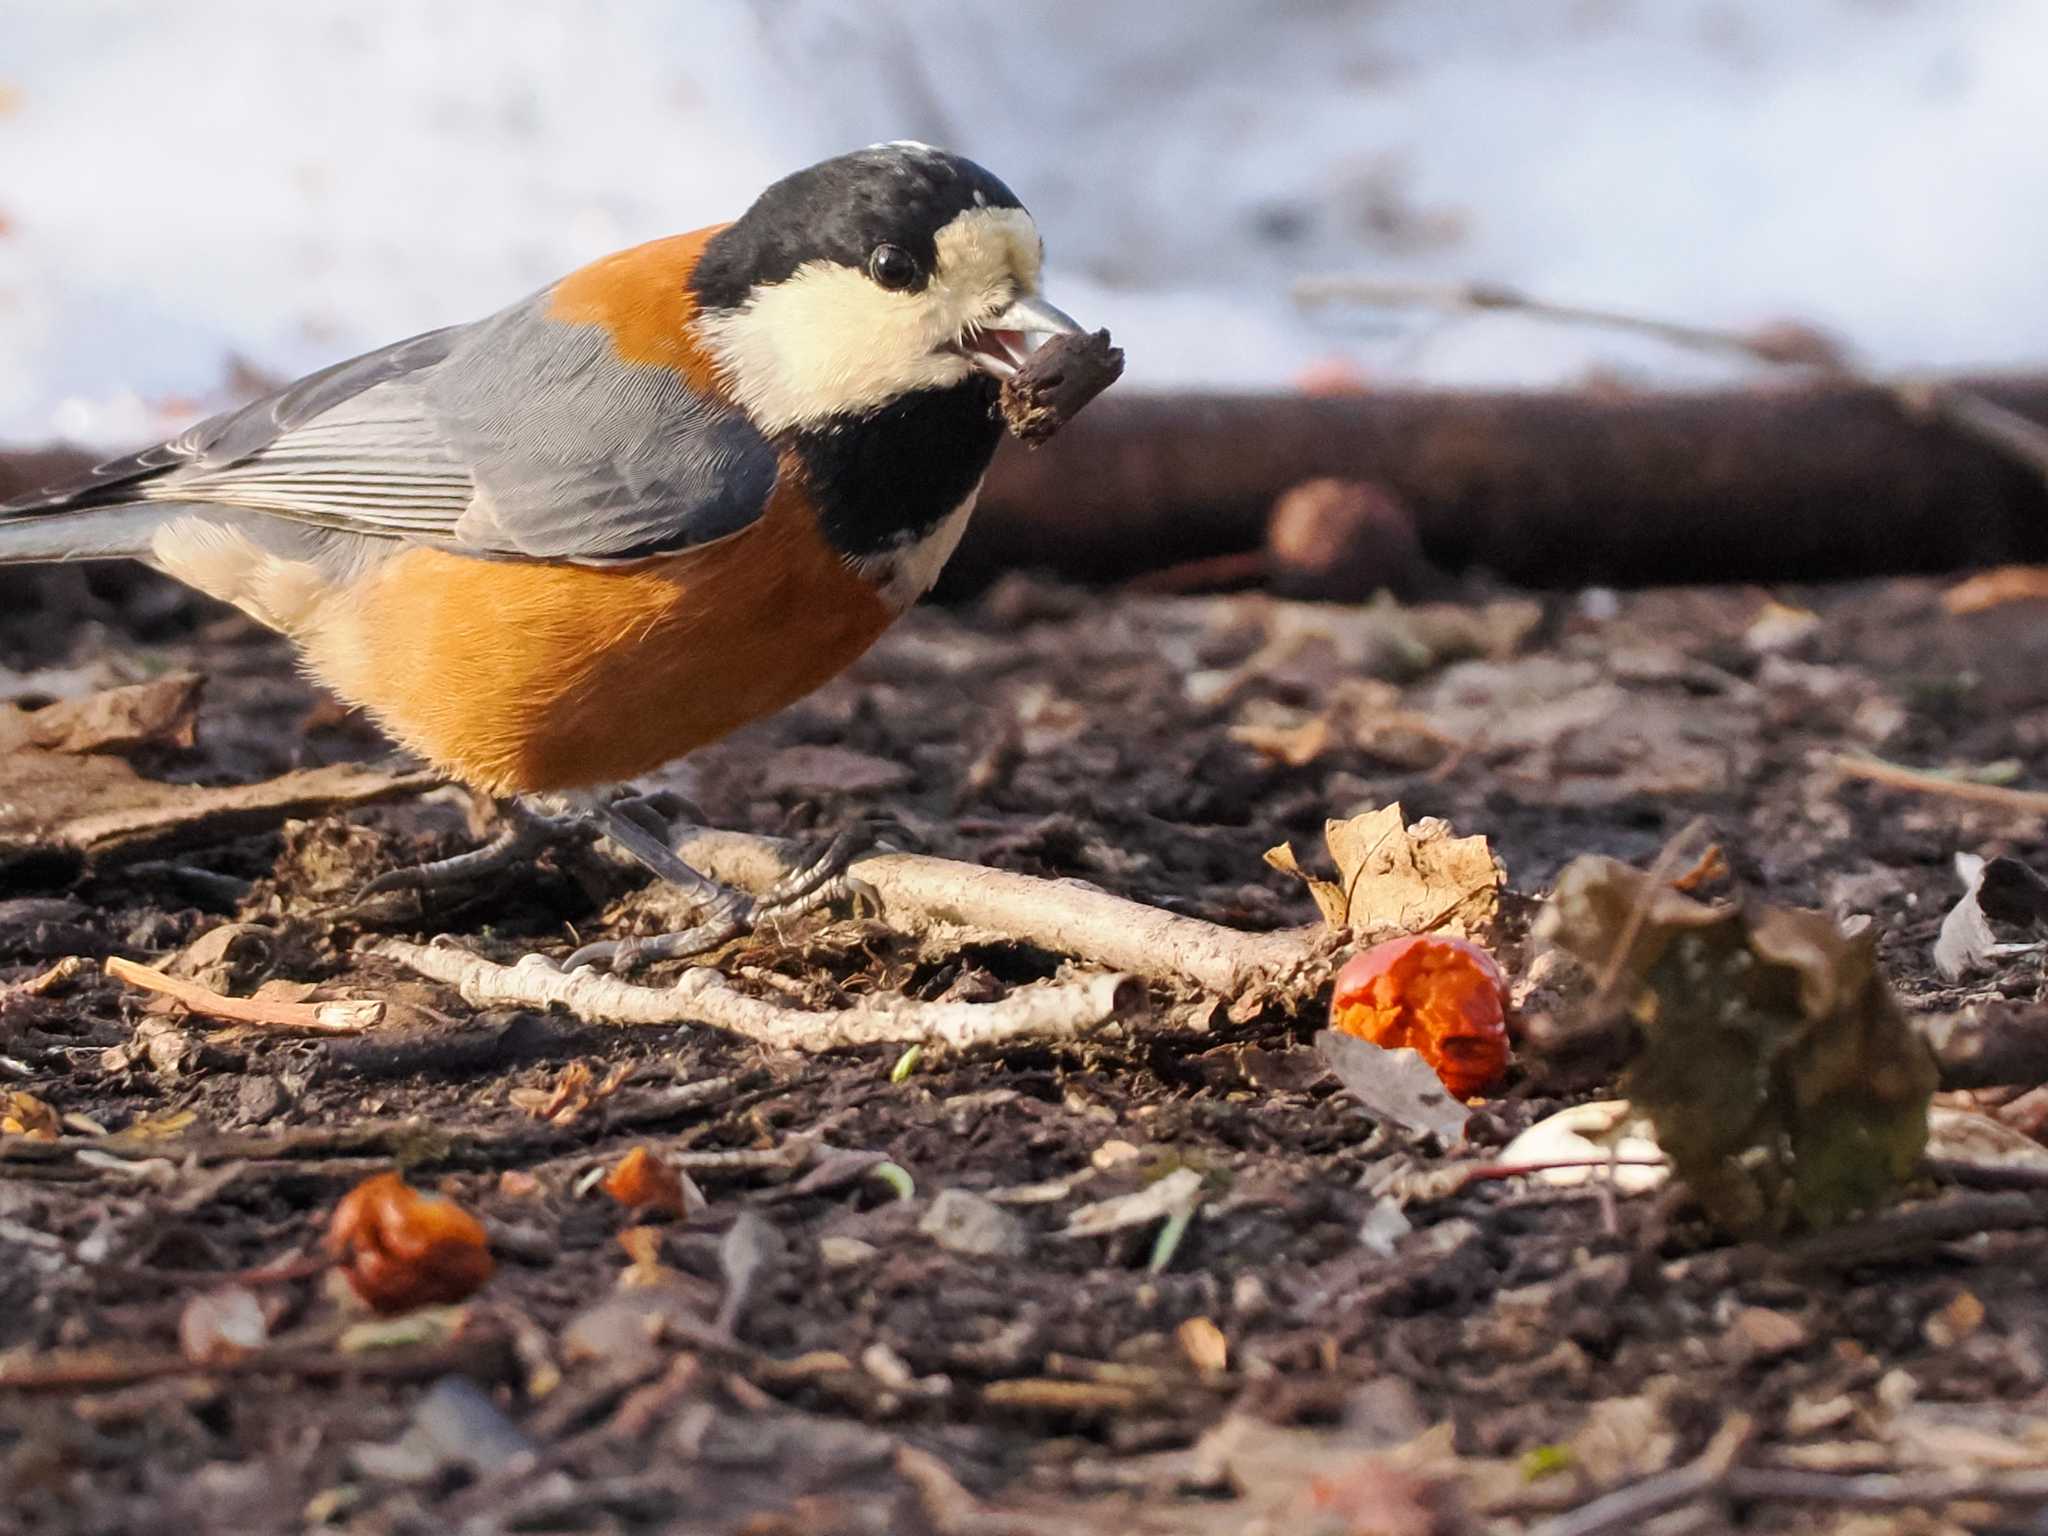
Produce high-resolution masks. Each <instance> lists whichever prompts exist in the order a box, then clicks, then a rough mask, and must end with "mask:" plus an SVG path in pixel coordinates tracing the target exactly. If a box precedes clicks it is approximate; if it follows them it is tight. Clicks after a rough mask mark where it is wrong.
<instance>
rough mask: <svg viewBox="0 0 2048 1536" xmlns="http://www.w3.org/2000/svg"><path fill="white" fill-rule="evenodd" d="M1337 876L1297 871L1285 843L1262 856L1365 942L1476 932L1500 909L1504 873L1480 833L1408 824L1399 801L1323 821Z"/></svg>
mask: <svg viewBox="0 0 2048 1536" xmlns="http://www.w3.org/2000/svg"><path fill="white" fill-rule="evenodd" d="M1323 838H1324V841H1325V842H1327V843H1328V845H1329V849H1330V857H1331V859H1332V860H1333V861H1334V862H1335V863H1336V866H1337V878H1336V879H1335V880H1324V879H1321V878H1319V877H1317V876H1315V875H1311V874H1309V873H1308V872H1307V871H1305V870H1304V869H1303V868H1302V867H1301V865H1300V863H1299V862H1298V861H1297V860H1296V859H1295V856H1294V849H1293V847H1292V846H1291V845H1289V844H1287V843H1282V844H1281V845H1280V846H1279V847H1277V848H1274V849H1271V850H1270V851H1268V852H1267V854H1266V862H1267V863H1268V864H1271V865H1272V866H1273V867H1274V868H1275V869H1278V870H1282V871H1284V872H1285V873H1287V874H1290V875H1293V876H1295V877H1296V878H1297V879H1299V880H1300V881H1302V883H1303V884H1305V885H1306V886H1307V887H1308V890H1309V895H1310V896H1312V897H1314V898H1315V903H1316V906H1317V908H1318V909H1319V910H1320V911H1321V912H1322V914H1323V921H1325V922H1326V923H1329V924H1330V925H1331V926H1332V927H1348V928H1350V929H1351V931H1352V932H1353V934H1355V935H1356V936H1357V937H1358V938H1360V939H1361V940H1364V941H1367V942H1371V941H1373V940H1376V939H1382V938H1389V937H1392V936H1395V935H1398V934H1412V933H1447V934H1452V935H1454V936H1456V937H1458V938H1466V939H1470V938H1484V937H1485V935H1486V934H1487V933H1488V931H1489V930H1490V929H1491V928H1492V925H1493V921H1494V918H1495V917H1496V916H1497V915H1498V913H1499V911H1500V895H1501V890H1502V888H1503V887H1504V886H1505V885H1506V883H1507V872H1506V871H1505V870H1504V869H1503V868H1502V867H1501V863H1500V860H1499V859H1497V858H1495V857H1494V854H1493V849H1492V848H1491V847H1490V846H1489V845H1488V843H1487V841H1486V839H1485V838H1483V837H1456V836H1454V835H1453V834H1452V830H1451V825H1450V823H1449V822H1446V821H1442V820H1439V819H1438V818H1436V817H1433V816H1428V817H1424V818H1423V819H1422V820H1421V821H1418V822H1416V823H1415V824H1414V825H1413V826H1409V825H1408V823H1407V819H1406V818H1405V817H1404V816H1403V815H1402V812H1401V806H1400V802H1398V801H1396V802H1395V803H1394V804H1392V805H1389V806H1383V807H1382V808H1381V809H1379V810H1377V811H1368V812H1367V813H1365V814H1364V815H1362V816H1353V817H1351V818H1350V819H1349V820H1346V821H1331V822H1327V823H1325V824H1324V827H1323Z"/></svg>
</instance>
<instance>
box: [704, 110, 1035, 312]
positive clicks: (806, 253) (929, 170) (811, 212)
mask: <svg viewBox="0 0 2048 1536" xmlns="http://www.w3.org/2000/svg"><path fill="white" fill-rule="evenodd" d="M1023 206H1024V205H1023V204H1022V203H1021V202H1019V201H1018V199H1017V194H1016V193H1014V192H1012V191H1011V190H1010V189H1009V188H1008V187H1006V186H1004V185H1003V183H1002V182H1001V181H1000V180H998V179H997V178H996V177H995V176H994V175H993V174H991V173H990V172H988V171H986V170H984V169H982V168H981V167H980V166H978V165H976V164H975V163H974V162H973V161H972V160H969V159H967V158H966V157H964V156H962V155H955V154H950V153H948V152H947V151H945V150H942V149H933V148H932V147H931V146H930V145H928V144H913V143H897V144H875V145H871V146H869V147H868V148H866V149H857V150H855V151H854V152H853V153H852V154H850V155H840V156H838V157H836V158H834V159H831V160H823V161H820V162H819V163H818V164H816V165H813V166H809V167H807V168H806V169H804V170H801V171H798V172H796V173H795V174H794V175H791V176H785V177H783V178H782V180H780V181H778V182H776V183H775V184H774V185H773V186H771V187H770V188H768V190H767V191H765V192H763V193H762V194H761V195H760V196H759V197H758V198H756V199H755V200H754V206H753V207H751V208H749V209H748V210H747V211H746V213H745V214H744V215H743V216H742V217H741V218H740V219H739V220H738V221H737V222H736V223H734V224H733V225H732V226H731V227H730V228H729V229H726V230H725V231H723V232H722V233H721V234H719V235H718V236H717V237H716V238H714V239H713V240H712V241H711V242H710V244H709V245H707V246H706V247H705V250H704V254H703V256H702V258H701V259H700V260H699V261H698V263H697V268H696V271H695V272H694V273H693V274H692V277H691V287H692V288H694V289H695V290H696V294H697V301H698V303H699V304H700V305H702V306H703V307H704V308H706V309H732V308H736V307H738V306H739V305H741V304H744V303H745V302H746V299H747V295H748V293H749V292H750V291H751V290H752V289H754V288H756V287H758V286H760V285H762V284H765V283H778V282H781V281H782V280H783V279H785V278H787V277H790V276H791V275H793V274H794V273H795V272H796V270H797V269H798V268H799V267H801V266H803V265H804V264H805V263H807V262H813V261H831V262H837V263H840V264H842V265H844V266H849V267H860V266H862V265H863V264H864V263H866V262H867V260H868V258H869V256H870V255H871V253H872V252H873V251H874V250H875V248H876V247H877V246H881V245H894V246H897V247H899V248H900V249H902V250H904V251H907V252H908V253H909V254H910V255H911V256H912V257H913V258H915V259H916V262H917V269H918V276H917V278H916V280H915V285H914V286H921V285H922V284H923V283H924V282H926V281H927V280H928V279H929V275H930V273H931V270H932V264H933V262H934V261H935V260H936V257H937V247H936V243H935V242H936V239H937V236H938V233H939V231H940V230H942V229H944V228H945V227H946V226H947V225H948V224H950V223H951V222H952V221H953V220H954V219H955V218H956V217H957V216H958V215H960V214H962V213H964V212H966V211H967V210H969V209H971V208H1021V207H1023Z"/></svg>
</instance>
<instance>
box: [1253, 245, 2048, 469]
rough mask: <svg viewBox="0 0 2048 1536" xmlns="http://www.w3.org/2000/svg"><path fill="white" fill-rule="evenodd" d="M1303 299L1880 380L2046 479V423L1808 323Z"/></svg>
mask: <svg viewBox="0 0 2048 1536" xmlns="http://www.w3.org/2000/svg"><path fill="white" fill-rule="evenodd" d="M1294 298H1295V302H1296V303H1298V304H1301V305H1304V306H1322V305H1330V304H1364V305H1370V306H1372V307H1375V308H1381V309H1395V308H1411V307H1418V306H1419V307H1423V308H1428V309H1439V310H1445V311H1450V312H1458V311H1469V312H1474V313H1483V312H1488V311H1491V312H1496V313H1509V314H1521V315H1529V316H1532V317H1534V318H1536V319H1539V320H1553V321H1556V322H1558V323H1559V324H1563V325H1590V326H1599V327H1602V328H1605V329H1608V330H1619V331H1631V332H1634V333H1635V334H1637V335H1641V336H1650V337H1654V338H1655V339H1657V340H1659V341H1664V342H1669V343H1671V344H1672V345H1674V346H1680V347H1689V348H1691V349H1692V350H1694V351H1697V352H1715V353H1721V354H1723V355H1730V356H1736V357H1741V358H1745V359H1747V360H1749V361H1751V362H1757V363H1764V364H1767V365H1769V366H1771V367H1774V368H1785V367H1797V368H1811V369H1815V370H1817V371H1818V372H1820V373H1821V374H1823V375H1825V376H1827V377H1831V378H1836V379H1840V380H1842V381H1844V382H1845V383H1854V384H1862V385H1865V386H1868V387H1870V388H1873V389H1881V390H1884V391H1885V392H1886V393H1888V394H1889V395H1891V396H1892V398H1893V399H1894V400H1895V401H1897V402H1898V406H1899V409H1900V410H1901V411H1903V412H1905V413H1906V414H1907V415H1908V416H1910V417H1913V418H1914V419H1916V420H1928V419H1932V420H1936V421H1940V422H1942V423H1943V424H1945V425H1947V426H1949V427H1951V428H1953V429H1954V430H1955V431H1957V432H1961V433H1964V434H1966V435H1967V436H1969V437H1971V438H1974V439H1975V440H1976V441H1978V442H1981V443H1985V444H1987V445H1989V446H1990V447H1993V448H1996V449H1998V450H1999V451H2000V452H2002V453H2006V454H2010V455H2011V456H2012V457H2013V458H2014V459H2016V460H2018V461H2019V462H2020V463H2022V464H2024V465H2026V466H2027V467H2028V468H2030V469H2032V470H2033V471H2034V472H2035V473H2036V474H2038V475H2040V476H2041V477H2042V478H2043V479H2044V480H2048V426H2043V425H2042V424H2041V423H2040V422H2037V421H2034V420H2032V419H2031V418H2029V417H2026V416H2023V415H2021V414H2020V413H2019V412H2017V411H2014V410H2010V409H2008V408H2007V407H2005V406H2002V405H2000V404H1998V403H1997V402H1996V401H1994V400H1987V399H1985V398H1984V397H1983V396H1982V395H1979V394H1976V393H1974V392H1973V391H1971V390H1969V389H1967V388H1965V387H1963V386H1961V385H1958V384H1954V383H1952V382H1948V381H1944V380H1941V379H1932V378H1921V377H1888V376H1886V375H1883V374H1880V373H1876V372H1874V371H1872V370H1870V369H1867V368H1864V367H1862V366H1860V365H1859V364H1857V363H1856V362H1855V361H1854V360H1853V359H1852V357H1851V355H1850V353H1849V349H1848V348H1846V347H1845V346H1843V345H1842V344H1841V343H1840V342H1839V341H1837V340H1836V339H1835V338H1833V337H1831V336H1829V335H1828V334H1827V333H1826V332H1824V331H1821V330H1820V329H1818V328H1817V327H1814V326H1810V325H1801V324H1797V323H1779V324H1774V325H1767V326H1762V327H1759V328H1758V329H1756V330H1754V331H1727V330H1718V329H1715V328H1713V327H1709V326H1699V325H1688V324H1686V323H1684V322H1682V321H1676V320H1663V319H1659V318H1656V317H1654V316H1649V315H1638V314H1631V313H1629V312H1627V311H1625V310H1614V309H1602V308H1598V307H1595V306H1591V305H1584V304H1559V303H1555V302H1553V301H1551V300H1549V299H1540V298H1537V297H1535V296H1534V295H1532V294H1527V293H1523V292H1522V291H1521V290H1520V289H1516V288H1509V287H1506V286H1504V285H1502V284H1496V283H1400V282H1383V281H1381V280H1379V279H1377V278H1362V277H1306V278H1303V279H1301V280H1300V281H1299V282H1297V283H1296V284H1295V285H1294Z"/></svg>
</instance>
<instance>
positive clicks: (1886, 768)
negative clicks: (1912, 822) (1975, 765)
mask: <svg viewBox="0 0 2048 1536" xmlns="http://www.w3.org/2000/svg"><path fill="white" fill-rule="evenodd" d="M1828 766H1829V767H1830V768H1831V769H1833V770H1834V771H1835V772H1836V773H1838V774H1840V775H1841V776H1842V777H1843V778H1848V779H1864V780H1867V781H1868V782H1870V783H1872V784H1882V785H1884V786H1885V787H1886V788H1887V789H1904V790H1910V791H1911V792H1912V793H1914V794H1918V795H1938V796H1940V797H1942V798H1943V799H1946V800H1965V801H1968V802H1969V803H1970V804H1972V805H1985V806H1991V807H1993V808H1994V809H1997V810H2001V811H2012V812H2015V813H2017V814H2019V815H2022V816H2048V790H2039V789H2009V788H2007V787H2006V786H2005V785H2003V784H1979V783H1977V782H1976V781H1975V780H1974V779H1963V778H1957V777H1956V776H1955V775H1953V774H1946V773H1929V772H1926V771H1925V770H1923V769H1918V768H1905V767H1901V766H1900V765H1899V764H1897V763H1888V762H1886V761H1885V760H1884V759H1883V758H1881V757H1863V756H1860V755H1855V754H1851V753H1846V752H1844V753H1837V754H1836V755H1835V756H1834V757H1832V758H1830V759H1829V760H1828Z"/></svg>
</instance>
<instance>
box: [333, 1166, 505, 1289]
mask: <svg viewBox="0 0 2048 1536" xmlns="http://www.w3.org/2000/svg"><path fill="white" fill-rule="evenodd" d="M326 1242H327V1249H328V1251H329V1252H330V1253H332V1254H333V1255H334V1256H335V1258H336V1259H337V1260H338V1261H339V1263H340V1266H341V1271H342V1273H343V1274H344V1275H346V1276H347V1277H348V1283H349V1284H350V1285H351V1286H353V1287H354V1288H355V1293H356V1294H357V1295H358V1296H360V1297H362V1298H363V1300H364V1301H366V1302H368V1303H369V1304H370V1305H371V1306H372V1307H374V1308H376V1309H377V1310H378V1311H379V1312H407V1311H410V1310H411V1309H412V1308H414V1307H424V1306H432V1305H435V1304H437V1303H448V1302H457V1301H462V1300H464V1299H465V1298H466V1297H468V1296H470V1295H472V1294H473V1293H474V1292H475V1291H476V1290H477V1289H478V1288H479V1287H481V1286H482V1285H483V1283H484V1282H485V1281H486V1280H488V1279H490V1278H491V1249H490V1242H489V1239H488V1238H487V1237H486V1236H485V1235H484V1228H483V1223H481V1222H480V1221H478V1220H477V1219H476V1218H475V1217H474V1216H472V1215H470V1214H469V1212H467V1211H465V1210H464V1209H463V1208H462V1207H461V1206H459V1205H457V1204H456V1203H455V1202H454V1201H453V1200H444V1199H442V1198H441V1197H440V1196H439V1195H423V1194H421V1193H420V1192H419V1191H418V1190H416V1189H414V1188H413V1187H412V1186H411V1185H410V1184H408V1183H406V1182H405V1180H404V1179H402V1178H400V1177H399V1176H398V1175H397V1174H395V1173H380V1174H377V1175H375V1176H374V1177H372V1178H368V1179H365V1180H363V1182H362V1183H360V1184H358V1185H356V1187H355V1188H354V1189H351V1190H350V1191H349V1192H348V1193H347V1194H346V1195H344V1196H343V1197H342V1200H341V1204H340V1205H338V1206H336V1207H335V1208H334V1217H333V1219H332V1220H331V1221H329V1223H328V1225H327V1238H326Z"/></svg>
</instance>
